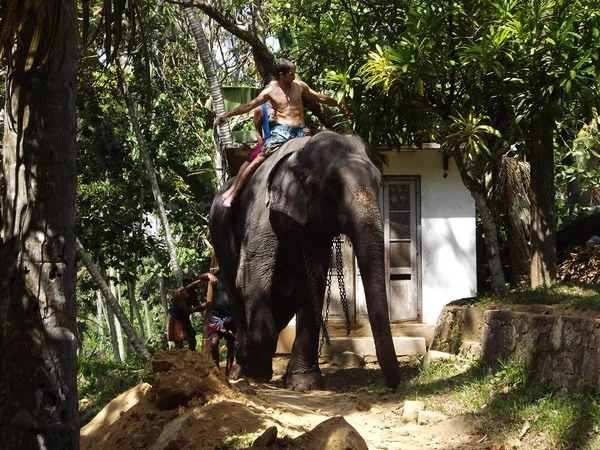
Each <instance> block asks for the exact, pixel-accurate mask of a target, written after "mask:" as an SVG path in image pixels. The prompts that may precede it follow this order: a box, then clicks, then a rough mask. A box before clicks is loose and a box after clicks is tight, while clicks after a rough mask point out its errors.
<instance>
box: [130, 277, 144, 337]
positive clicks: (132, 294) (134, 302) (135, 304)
mask: <svg viewBox="0 0 600 450" xmlns="http://www.w3.org/2000/svg"><path fill="white" fill-rule="evenodd" d="M127 290H128V292H129V303H130V305H131V309H133V313H134V314H135V319H136V320H137V322H138V324H139V326H140V336H141V337H142V341H144V342H145V341H146V334H145V333H144V324H143V322H142V315H141V314H140V307H139V305H138V302H137V299H136V298H135V280H133V279H129V280H128V281H127ZM132 322H133V320H132Z"/></svg>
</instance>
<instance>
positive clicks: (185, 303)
mask: <svg viewBox="0 0 600 450" xmlns="http://www.w3.org/2000/svg"><path fill="white" fill-rule="evenodd" d="M203 280H208V281H209V283H212V284H216V283H217V281H218V280H217V277H215V276H214V275H213V274H212V273H208V272H207V273H203V274H201V275H200V276H198V277H196V278H195V279H193V280H192V279H184V280H183V284H184V286H185V287H183V288H178V289H177V290H176V291H175V294H174V295H173V299H172V300H171V307H170V308H169V321H168V325H167V339H168V340H169V341H170V342H173V343H174V345H175V348H183V342H184V341H186V342H187V343H188V348H189V349H190V350H192V351H196V330H194V327H193V326H192V322H191V320H190V316H191V315H192V314H193V313H195V312H200V311H204V310H205V309H206V303H200V300H199V299H198V292H197V291H196V286H197V285H198V283H200V282H201V281H203Z"/></svg>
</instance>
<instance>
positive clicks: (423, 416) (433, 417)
mask: <svg viewBox="0 0 600 450" xmlns="http://www.w3.org/2000/svg"><path fill="white" fill-rule="evenodd" d="M446 419H448V416H446V415H444V414H442V413H438V412H433V411H426V410H422V411H419V419H418V423H419V425H426V424H430V423H438V422H441V421H442V420H446Z"/></svg>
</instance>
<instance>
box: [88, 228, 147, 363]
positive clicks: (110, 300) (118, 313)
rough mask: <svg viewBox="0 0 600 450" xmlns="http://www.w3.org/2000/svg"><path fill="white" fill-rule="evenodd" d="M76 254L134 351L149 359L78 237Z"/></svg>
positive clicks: (142, 344) (144, 348)
mask: <svg viewBox="0 0 600 450" xmlns="http://www.w3.org/2000/svg"><path fill="white" fill-rule="evenodd" d="M77 256H78V257H79V259H81V261H83V264H84V265H85V267H86V268H87V270H88V272H89V273H90V275H91V276H92V279H93V280H94V281H95V282H96V285H97V286H98V287H99V288H100V290H101V291H102V294H103V295H104V298H105V299H106V302H107V303H108V306H110V307H111V308H112V310H113V311H114V313H115V315H116V316H117V319H118V320H119V322H120V323H121V326H122V327H123V329H124V330H125V334H126V335H127V337H128V338H129V340H130V341H131V345H133V348H135V351H136V352H137V353H138V355H140V357H141V358H142V359H144V360H145V361H151V360H152V355H151V354H150V351H148V349H147V348H146V346H145V345H144V343H143V342H142V341H141V340H140V338H139V337H138V336H137V335H136V334H135V331H134V329H133V327H132V326H131V323H130V322H129V320H127V316H126V315H125V313H124V312H123V310H122V309H121V307H120V306H119V303H118V301H117V299H116V298H115V297H114V296H113V295H112V293H111V292H110V288H109V287H108V285H107V284H106V281H104V279H103V278H102V274H100V270H98V267H96V265H95V264H94V262H93V261H92V260H91V258H90V256H89V255H88V254H87V252H86V251H85V248H84V247H83V245H81V242H79V239H78V240H77Z"/></svg>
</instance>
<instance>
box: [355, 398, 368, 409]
mask: <svg viewBox="0 0 600 450" xmlns="http://www.w3.org/2000/svg"><path fill="white" fill-rule="evenodd" d="M356 409H358V410H359V411H368V410H370V409H371V402H369V400H367V399H366V398H364V397H361V398H359V399H358V400H357V402H356Z"/></svg>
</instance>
